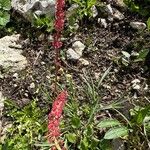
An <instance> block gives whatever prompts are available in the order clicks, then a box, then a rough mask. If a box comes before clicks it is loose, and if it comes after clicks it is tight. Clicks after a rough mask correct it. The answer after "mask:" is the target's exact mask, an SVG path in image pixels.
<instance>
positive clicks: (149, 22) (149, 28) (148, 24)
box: [147, 17, 150, 31]
mask: <svg viewBox="0 0 150 150" xmlns="http://www.w3.org/2000/svg"><path fill="white" fill-rule="evenodd" d="M147 28H148V30H149V31H150V17H149V18H148V20H147Z"/></svg>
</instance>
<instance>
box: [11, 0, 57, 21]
mask: <svg viewBox="0 0 150 150" xmlns="http://www.w3.org/2000/svg"><path fill="white" fill-rule="evenodd" d="M55 3H56V0H12V1H11V6H12V8H13V9H14V10H16V11H17V12H18V13H20V14H21V15H22V16H24V17H25V18H26V19H28V20H30V21H32V17H33V14H36V15H42V14H45V15H47V16H54V13H55Z"/></svg>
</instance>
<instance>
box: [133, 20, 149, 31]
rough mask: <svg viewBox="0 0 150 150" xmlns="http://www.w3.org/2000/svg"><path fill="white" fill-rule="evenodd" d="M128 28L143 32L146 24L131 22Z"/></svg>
mask: <svg viewBox="0 0 150 150" xmlns="http://www.w3.org/2000/svg"><path fill="white" fill-rule="evenodd" d="M130 26H131V27H132V28H133V29H136V30H144V29H145V28H146V24H145V23H143V22H138V21H133V22H130Z"/></svg>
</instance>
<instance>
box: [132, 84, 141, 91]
mask: <svg viewBox="0 0 150 150" xmlns="http://www.w3.org/2000/svg"><path fill="white" fill-rule="evenodd" d="M132 88H133V89H134V90H139V89H140V88H141V87H140V85H138V84H133V85H132Z"/></svg>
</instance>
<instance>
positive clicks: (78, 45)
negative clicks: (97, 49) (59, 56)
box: [72, 41, 85, 57]
mask: <svg viewBox="0 0 150 150" xmlns="http://www.w3.org/2000/svg"><path fill="white" fill-rule="evenodd" d="M72 48H73V49H74V51H75V52H76V53H77V54H78V55H79V56H80V57H81V56H82V53H83V50H84V49H85V45H84V44H83V43H82V42H80V41H76V42H74V43H73V44H72Z"/></svg>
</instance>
